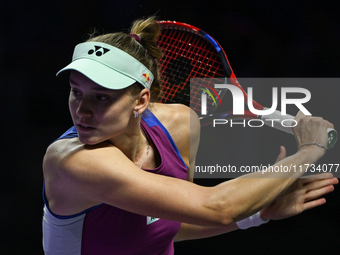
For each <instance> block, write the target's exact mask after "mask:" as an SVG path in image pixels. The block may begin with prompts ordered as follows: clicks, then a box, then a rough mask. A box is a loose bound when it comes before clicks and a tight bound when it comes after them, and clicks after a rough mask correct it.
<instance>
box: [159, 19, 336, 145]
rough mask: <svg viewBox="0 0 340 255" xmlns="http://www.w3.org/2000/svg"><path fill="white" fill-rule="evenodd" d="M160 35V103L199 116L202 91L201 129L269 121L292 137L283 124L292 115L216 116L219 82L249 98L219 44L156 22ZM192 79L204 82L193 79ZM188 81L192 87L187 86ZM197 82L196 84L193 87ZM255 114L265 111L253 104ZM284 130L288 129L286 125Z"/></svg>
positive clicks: (183, 27) (332, 138)
mask: <svg viewBox="0 0 340 255" xmlns="http://www.w3.org/2000/svg"><path fill="white" fill-rule="evenodd" d="M159 24H160V25H161V28H162V30H161V33H160V35H159V37H158V39H157V43H158V45H159V47H161V48H162V49H163V54H164V55H163V58H162V59H161V60H160V68H161V73H162V75H163V84H162V89H163V95H162V97H161V99H160V102H162V103H182V104H185V105H187V106H190V108H192V109H193V110H195V111H196V113H198V115H201V110H202V105H201V103H202V102H201V99H202V91H204V92H205V93H206V94H207V95H209V96H205V97H204V98H205V100H206V101H205V106H206V107H205V109H206V111H207V115H204V116H201V117H200V121H201V125H202V126H204V125H207V124H209V123H211V122H212V120H213V119H216V118H217V119H272V120H275V121H271V122H267V121H264V123H265V124H268V125H270V126H271V127H274V128H277V129H279V130H282V131H285V132H287V133H290V134H293V130H292V128H291V127H284V126H283V125H282V121H287V120H291V123H292V122H293V121H294V116H292V115H282V114H281V112H279V111H275V112H274V113H272V114H269V115H265V116H260V115H256V114H253V113H252V112H251V111H247V110H246V111H244V114H243V115H235V114H233V112H225V113H215V112H216V109H217V108H218V106H219V105H222V101H221V99H222V98H223V96H224V95H225V94H226V91H227V89H223V88H222V89H221V88H218V85H216V86H217V87H215V84H216V83H221V78H222V79H223V78H225V79H226V81H227V80H229V81H230V83H231V84H232V85H233V86H236V87H237V88H239V89H240V90H241V91H242V93H243V96H244V97H243V98H244V101H245V102H247V100H248V95H247V93H246V92H245V90H244V89H243V88H242V86H241V85H240V84H239V82H238V80H237V78H236V76H235V74H234V72H233V70H232V68H231V66H230V64H229V61H228V58H227V55H226V54H225V52H224V50H223V48H222V47H221V46H220V44H219V43H218V42H217V41H216V40H215V39H214V38H212V37H211V36H210V35H208V34H207V33H205V32H204V31H202V30H201V29H199V28H197V27H194V26H191V25H188V24H185V23H181V22H176V21H159ZM192 78H204V79H203V80H204V82H202V79H192ZM190 79H191V84H190ZM195 82H198V83H199V84H195ZM252 103H253V106H254V108H255V109H257V110H264V109H266V108H265V107H263V106H262V105H260V104H259V103H257V102H255V101H254V100H253V101H252ZM285 126H291V125H289V124H288V123H287V125H285ZM327 131H328V148H332V147H333V146H334V144H335V143H336V141H337V137H338V136H337V132H336V130H334V129H328V130H327Z"/></svg>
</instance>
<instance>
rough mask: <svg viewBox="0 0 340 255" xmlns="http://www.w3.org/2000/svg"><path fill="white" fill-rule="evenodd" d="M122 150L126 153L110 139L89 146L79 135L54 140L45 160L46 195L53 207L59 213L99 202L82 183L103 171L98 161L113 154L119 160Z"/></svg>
mask: <svg viewBox="0 0 340 255" xmlns="http://www.w3.org/2000/svg"><path fill="white" fill-rule="evenodd" d="M115 151H116V152H115ZM118 154H119V155H120V154H122V153H121V152H119V150H118V149H117V148H116V147H114V146H112V145H110V144H109V143H101V144H98V145H96V146H87V145H84V144H82V143H81V142H80V141H79V140H78V138H72V139H62V140H58V141H56V142H54V143H53V144H51V145H50V146H49V147H48V148H47V151H46V153H45V156H44V160H43V173H44V181H45V195H46V197H47V200H48V202H49V207H50V209H51V210H52V211H53V212H54V213H56V214H60V215H71V214H74V213H77V212H80V211H82V210H84V209H87V208H90V207H92V206H94V205H97V204H99V201H96V200H95V199H93V198H92V197H91V196H90V197H89V196H88V195H89V194H90V193H89V192H87V193H86V188H82V187H81V186H82V185H79V183H82V182H86V179H87V178H90V176H93V175H94V174H95V173H98V172H100V166H99V168H96V167H95V166H97V165H99V164H98V163H96V162H105V161H106V159H107V158H109V157H110V156H111V157H113V158H115V160H117V161H119V159H117V158H119V156H117V155H118ZM91 178H92V177H91ZM92 179H93V178H92Z"/></svg>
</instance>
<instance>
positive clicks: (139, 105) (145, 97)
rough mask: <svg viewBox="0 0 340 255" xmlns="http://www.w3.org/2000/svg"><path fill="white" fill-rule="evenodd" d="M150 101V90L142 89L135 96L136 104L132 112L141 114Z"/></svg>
mask: <svg viewBox="0 0 340 255" xmlns="http://www.w3.org/2000/svg"><path fill="white" fill-rule="evenodd" d="M149 102H150V91H149V90H148V89H146V88H145V89H143V90H142V91H141V92H140V93H139V96H138V97H137V98H136V105H135V107H134V113H136V112H139V114H142V113H143V112H144V111H145V109H146V108H147V107H148V105H149Z"/></svg>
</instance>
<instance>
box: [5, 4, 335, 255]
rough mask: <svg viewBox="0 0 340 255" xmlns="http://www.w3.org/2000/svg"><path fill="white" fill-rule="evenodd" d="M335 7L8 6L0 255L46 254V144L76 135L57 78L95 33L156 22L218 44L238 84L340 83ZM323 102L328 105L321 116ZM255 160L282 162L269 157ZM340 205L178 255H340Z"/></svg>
mask: <svg viewBox="0 0 340 255" xmlns="http://www.w3.org/2000/svg"><path fill="white" fill-rule="evenodd" d="M334 2H335V1H334ZM334 2H333V1H312V0H311V1H307V0H305V1H303V0H295V1H291V0H287V1H280V2H278V1H277V2H275V3H274V1H267V0H257V1H254V0H250V1H245V0H238V1H236V0H233V1H216V2H215V1H210V2H208V1H203V0H195V1H194V0H188V1H177V0H176V1H169V2H165V1H164V2H161V1H132V0H126V1H109V0H104V1H93V0H88V1H74V0H67V1H66V0H60V1H43V0H31V1H24V0H21V1H19V0H18V1H15V0H3V1H1V5H0V10H1V15H0V70H1V71H0V82H1V93H0V97H1V98H0V99H1V100H0V102H1V115H0V116H1V142H2V146H1V161H0V162H1V163H0V165H1V178H0V180H1V185H0V189H1V190H0V202H1V207H0V233H1V234H0V252H1V254H42V248H41V217H42V206H43V203H42V198H41V190H42V171H41V162H42V158H43V155H44V151H45V149H46V147H47V146H48V144H49V143H50V142H52V141H53V139H55V138H56V137H58V136H59V135H60V134H61V133H62V132H64V131H65V130H66V129H67V128H68V127H70V126H71V118H70V117H69V113H68V107H67V97H68V85H67V81H66V80H62V79H56V78H55V73H56V72H57V71H58V70H59V69H60V68H62V67H63V66H64V65H65V64H67V63H68V62H69V61H70V59H71V56H72V51H73V47H74V46H75V45H76V44H77V43H79V42H82V41H83V40H84V39H85V37H86V34H87V33H88V32H89V31H90V30H91V29H92V28H97V30H99V31H100V32H111V31H121V30H124V29H125V30H126V29H127V28H129V27H130V24H131V21H132V20H134V19H136V18H140V17H143V16H148V15H153V14H157V15H158V16H159V18H160V19H168V20H177V21H182V22H186V23H189V24H193V25H195V26H197V27H200V28H202V29H203V30H205V31H207V32H208V33H210V34H211V35H213V36H214V37H215V38H216V39H217V40H218V41H219V42H220V43H221V45H222V46H223V47H224V49H225V51H226V52H227V54H228V57H229V60H230V61H231V63H232V66H233V69H234V71H235V72H236V74H237V75H238V76H239V77H338V76H339V67H340V64H339V61H338V60H339V57H340V52H339V47H338V45H339V42H340V22H339V17H338V13H339V8H338V6H337V4H336V3H334ZM339 90H340V89H339ZM336 92H338V90H335V91H334V90H333V91H332V92H329V95H330V96H332V97H336ZM322 100H327V98H326V99H321V101H320V102H319V103H320V107H321V106H322ZM259 101H260V100H259ZM326 110H327V109H324V111H326ZM320 111H321V112H322V110H320ZM338 113H339V109H338V108H334V109H333V110H332V111H331V112H328V114H329V115H330V116H331V119H332V121H335V120H337V119H338ZM241 135H242V134H241ZM264 142H266V143H268V144H269V143H271V142H272V141H264ZM283 142H284V141H283ZM275 148H277V150H278V146H276V147H275ZM235 149H236V150H242V147H236V148H235ZM270 150H272V149H270ZM291 152H292V151H290V153H291ZM338 152H339V145H338V146H337V147H336V148H334V149H333V150H332V152H331V154H330V155H331V159H330V160H332V161H331V162H329V163H339V159H338V156H337V155H338ZM266 154H268V155H266ZM275 154H276V153H275ZM237 155H239V154H237V153H236V154H235V155H231V156H230V157H232V158H233V159H235V158H237ZM249 156H251V157H253V158H256V157H264V158H265V157H269V158H270V160H274V158H273V155H272V154H270V153H266V152H263V150H262V149H258V150H256V149H255V150H252V152H251V154H250V155H249ZM266 160H267V159H266ZM268 160H269V159H268ZM220 181H221V180H217V179H214V180H204V179H200V180H197V182H198V183H200V184H202V185H214V184H217V183H218V182H220ZM339 195H340V193H339V190H336V191H335V192H333V193H332V194H329V195H327V197H326V198H327V203H326V205H323V206H322V207H320V208H317V209H314V210H311V211H307V212H305V213H303V214H301V215H299V216H296V217H294V218H291V219H287V220H284V221H278V222H271V223H269V224H267V225H265V226H262V227H260V228H254V229H250V230H247V231H237V232H234V233H230V234H226V235H222V236H219V237H214V238H209V239H206V240H200V241H189V242H181V243H178V244H176V251H177V252H176V254H227V253H230V254H306V253H309V254H326V253H327V254H338V252H337V250H336V248H335V245H336V243H337V242H338V241H339V237H340V233H339V219H338V214H339V211H340V208H339V203H338V199H339Z"/></svg>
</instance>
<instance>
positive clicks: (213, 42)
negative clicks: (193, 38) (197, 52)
mask: <svg viewBox="0 0 340 255" xmlns="http://www.w3.org/2000/svg"><path fill="white" fill-rule="evenodd" d="M200 34H201V35H202V36H203V37H204V38H205V39H207V40H208V41H209V42H210V43H211V44H212V45H213V46H214V48H215V49H216V51H217V52H220V51H221V47H220V46H219V45H218V43H217V42H216V41H215V40H214V39H213V38H212V37H211V36H210V35H208V34H206V33H205V32H203V31H202V30H200Z"/></svg>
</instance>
